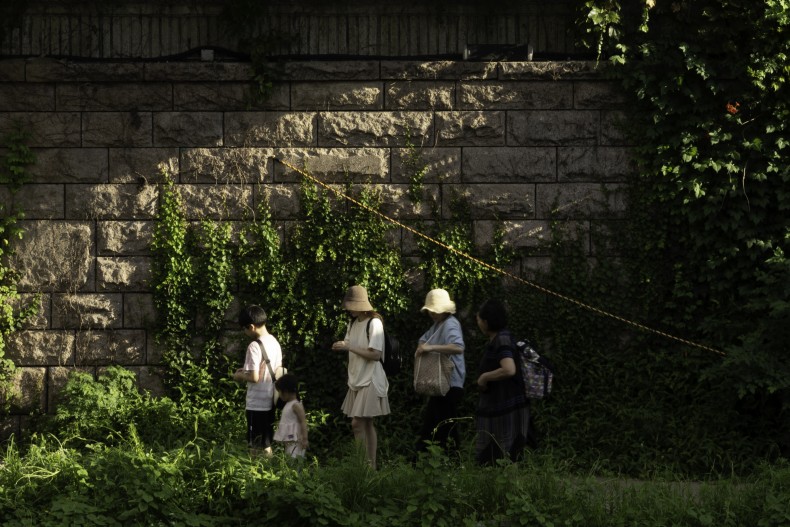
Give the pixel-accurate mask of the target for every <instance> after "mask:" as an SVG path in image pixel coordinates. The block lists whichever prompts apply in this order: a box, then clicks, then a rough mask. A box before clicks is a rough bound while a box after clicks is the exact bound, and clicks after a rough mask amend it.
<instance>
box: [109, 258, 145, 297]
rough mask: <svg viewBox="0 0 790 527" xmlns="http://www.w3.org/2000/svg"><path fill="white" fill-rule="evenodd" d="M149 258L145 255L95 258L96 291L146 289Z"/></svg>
mask: <svg viewBox="0 0 790 527" xmlns="http://www.w3.org/2000/svg"><path fill="white" fill-rule="evenodd" d="M150 278H151V259H150V258H149V257H146V256H118V257H99V258H96V290H97V291H146V290H147V289H148V283H149V281H150Z"/></svg>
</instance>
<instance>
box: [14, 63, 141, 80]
mask: <svg viewBox="0 0 790 527" xmlns="http://www.w3.org/2000/svg"><path fill="white" fill-rule="evenodd" d="M143 67H144V65H143V64H140V63H132V62H116V63H111V62H72V61H69V60H59V59H50V58H37V59H34V60H31V61H29V62H28V63H27V81H28V82H91V81H101V82H107V81H116V82H117V81H135V80H141V79H142V78H143Z"/></svg>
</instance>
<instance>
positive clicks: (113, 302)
mask: <svg viewBox="0 0 790 527" xmlns="http://www.w3.org/2000/svg"><path fill="white" fill-rule="evenodd" d="M121 316H122V311H121V295H120V294H105V295H99V294H55V295H52V328H53V329H80V330H84V329H113V328H120V327H121V324H122V320H121Z"/></svg>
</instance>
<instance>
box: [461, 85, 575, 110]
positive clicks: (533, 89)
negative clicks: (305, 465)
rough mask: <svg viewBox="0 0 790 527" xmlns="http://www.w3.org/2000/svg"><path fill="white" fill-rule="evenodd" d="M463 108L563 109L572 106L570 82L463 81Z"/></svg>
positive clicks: (571, 86)
mask: <svg viewBox="0 0 790 527" xmlns="http://www.w3.org/2000/svg"><path fill="white" fill-rule="evenodd" d="M458 98H459V101H460V108H462V109H477V110H482V109H486V110H533V109H534V110H542V109H550V110H561V109H570V108H572V107H573V83H571V82H562V81H558V82H518V81H514V82H463V83H461V85H460V87H459V93H458Z"/></svg>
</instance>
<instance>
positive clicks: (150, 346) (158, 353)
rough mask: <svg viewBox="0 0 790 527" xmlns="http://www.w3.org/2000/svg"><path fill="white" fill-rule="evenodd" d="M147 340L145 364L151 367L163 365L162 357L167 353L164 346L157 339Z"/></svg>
mask: <svg viewBox="0 0 790 527" xmlns="http://www.w3.org/2000/svg"><path fill="white" fill-rule="evenodd" d="M147 340H148V342H147V345H146V350H145V363H146V364H148V365H149V366H150V365H160V364H162V356H163V355H164V353H165V346H164V344H162V343H160V342H157V341H156V339H155V338H149V339H147Z"/></svg>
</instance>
